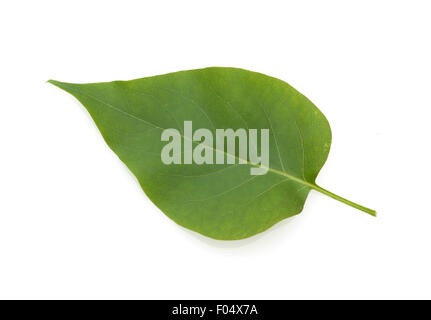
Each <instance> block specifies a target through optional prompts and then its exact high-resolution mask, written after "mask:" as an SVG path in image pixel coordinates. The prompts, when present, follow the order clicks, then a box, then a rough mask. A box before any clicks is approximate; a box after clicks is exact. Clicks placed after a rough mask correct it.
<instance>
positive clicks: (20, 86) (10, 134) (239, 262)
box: [0, 0, 431, 299]
mask: <svg viewBox="0 0 431 320" xmlns="http://www.w3.org/2000/svg"><path fill="white" fill-rule="evenodd" d="M430 15H431V4H430V2H429V1H393V0H392V1H363V0H362V1H345V0H344V1H304V0H301V1H279V2H277V1H259V2H257V1H256V2H254V1H250V0H248V1H220V0H218V1H147V2H143V1H115V2H110V1H76V0H75V1H72V2H70V1H69V2H66V1H13V2H12V1H7V2H6V1H4V2H2V3H1V4H0V30H1V31H0V32H1V37H0V48H1V49H0V57H1V59H0V88H1V89H0V99H1V100H0V108H1V112H0V146H1V148H0V298H42V299H44V298H57V299H62V298H83V299H86V298H102V299H103V298H131V299H156V298H160V299H162V298H177V299H187V298H193V299H198V298H199V299H207V298H208V299H209V298H216V299H217V298H225V299H230V298H235V299H236V298H241V299H249V298H253V299H269V298H273V299H292V298H293V299H300V298H312V299H314V298H329V299H335V298H344V299H353V298H359V299H363V298H371V299H374V298H431V272H430V270H431V256H430V245H431V210H430V204H429V201H428V199H429V197H430V190H429V178H430V173H429V164H430V162H431V156H430V141H429V139H430V136H431V135H430V125H429V119H430V116H431V94H430V90H431V62H430V61H431V59H430V57H431V41H430V38H431V37H430V33H431V19H430ZM207 66H232V67H240V68H245V69H249V70H253V71H258V72H262V73H265V74H268V75H271V76H275V77H278V78H280V79H282V80H285V81H286V82H288V83H290V84H291V85H293V86H294V87H295V88H297V89H298V90H299V91H301V92H302V93H304V94H305V95H306V96H307V97H308V98H310V99H311V100H312V101H313V102H314V103H315V104H316V105H317V106H318V107H319V108H320V109H321V110H322V112H323V113H324V114H325V115H326V117H327V118H328V120H329V122H330V124H331V127H332V131H333V144H332V148H331V152H330V155H329V158H328V161H327V163H326V165H325V166H324V168H323V170H322V172H321V174H320V175H319V177H318V179H317V182H318V183H319V184H320V185H322V186H323V187H325V188H327V189H329V190H331V191H333V192H335V193H338V194H340V195H341V196H344V197H346V198H348V199H351V200H353V201H357V202H358V203H360V204H363V205H366V206H369V207H371V208H374V209H376V210H377V212H378V217H377V218H372V217H370V216H368V215H366V214H365V213H362V212H360V211H357V210H355V209H353V208H350V207H348V206H346V205H343V204H341V203H339V202H337V201H335V200H333V199H330V198H328V197H326V196H324V195H321V194H318V193H316V192H311V193H310V195H309V198H308V199H307V202H306V205H305V209H304V211H303V212H302V214H301V215H299V216H297V217H295V218H293V219H291V220H290V221H284V222H282V223H280V224H278V225H276V226H275V227H273V228H271V229H270V230H268V231H266V232H264V233H263V234H260V235H258V236H255V237H252V238H249V239H246V240H241V241H234V242H222V241H215V240H211V239H208V238H205V237H203V236H200V235H198V234H196V233H193V232H191V231H188V230H185V229H183V228H181V227H179V226H178V225H176V224H175V223H174V222H172V221H171V220H170V219H168V218H167V217H166V216H164V214H163V213H162V212H161V211H160V210H158V209H157V208H156V207H155V206H154V205H153V204H152V203H151V202H150V201H149V200H148V198H147V197H146V196H145V194H144V193H143V192H142V191H141V189H140V187H139V185H138V183H137V181H136V179H135V178H134V176H133V175H132V174H131V173H130V172H129V171H128V170H127V169H126V167H125V166H124V165H123V164H122V163H121V161H120V160H119V159H118V158H117V157H116V156H115V154H114V153H113V152H112V151H111V150H110V149H109V148H108V147H107V146H106V144H105V143H104V141H103V139H102V137H101V135H100V133H99V132H98V130H97V128H96V127H95V125H94V123H93V122H92V120H91V118H90V117H89V115H88V114H87V112H86V111H85V109H84V108H83V107H82V106H81V105H80V104H79V103H78V102H77V101H76V100H74V99H73V98H72V97H71V96H70V95H68V94H66V93H65V92H63V91H61V90H59V89H58V88H55V87H54V86H52V85H50V84H47V83H46V82H45V81H46V80H48V79H51V78H53V79H56V80H62V81H67V82H97V81H111V80H129V79H133V78H139V77H144V76H152V75H157V74H163V73H167V72H173V71H178V70H185V69H193V68H200V67H207Z"/></svg>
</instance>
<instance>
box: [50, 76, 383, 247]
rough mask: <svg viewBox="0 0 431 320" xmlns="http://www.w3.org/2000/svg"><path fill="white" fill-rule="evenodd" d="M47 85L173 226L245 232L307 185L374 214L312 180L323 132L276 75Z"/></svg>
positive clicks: (224, 235)
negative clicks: (78, 109) (72, 104)
mask: <svg viewBox="0 0 431 320" xmlns="http://www.w3.org/2000/svg"><path fill="white" fill-rule="evenodd" d="M50 82H51V83H52V84H54V85H56V86H58V87H60V88H61V89H63V90H65V91H67V92H69V93H70V94H72V95H73V96H75V97H76V98H77V99H78V100H79V101H80V102H81V103H82V104H83V105H84V106H85V107H86V108H87V110H88V112H89V113H90V114H91V116H92V118H93V119H94V121H95V122H96V124H97V127H98V128H99V130H100V132H101V133H102V135H103V137H104V139H105V141H106V143H107V144H108V145H109V147H110V148H111V149H112V150H113V151H114V152H115V153H116V154H117V155H118V157H119V158H120V159H121V160H122V161H123V162H124V163H125V164H126V165H127V167H128V168H129V169H130V170H131V171H132V172H133V173H134V175H135V176H136V177H137V179H138V180H139V183H140V184H141V186H142V188H143V189H144V191H145V193H146V194H147V195H148V197H149V198H150V199H151V200H152V201H153V202H154V203H155V204H156V205H157V206H158V207H159V208H160V209H161V210H162V211H163V212H164V213H165V214H166V215H167V216H168V217H170V218H171V219H172V220H174V221H175V222H177V223H178V224H179V225H181V226H184V227H186V228H189V229H191V230H194V231H197V232H199V233H201V234H203V235H206V236H208V237H211V238H215V239H225V240H232V239H241V238H246V237H250V236H252V235H254V234H256V233H259V232H262V231H264V230H266V229H268V228H269V227H271V226H272V225H274V224H275V223H277V222H279V221H281V220H283V219H285V218H288V217H291V216H293V215H296V214H298V213H300V212H301V211H302V208H303V206H304V202H305V199H306V197H307V195H308V192H309V191H310V190H311V189H314V190H317V191H319V192H322V193H324V194H326V195H328V196H330V197H332V198H334V199H337V200H339V201H342V202H344V203H346V204H348V205H350V206H353V207H355V208H357V209H360V210H362V211H365V212H367V213H369V214H371V215H375V211H373V210H371V209H368V208H365V207H362V206H360V205H358V204H355V203H353V202H350V201H348V200H346V199H344V198H341V197H339V196H337V195H335V194H333V193H331V192H329V191H327V190H325V189H323V188H321V187H319V186H317V185H316V184H315V179H316V177H317V174H318V173H319V170H320V169H321V167H322V166H323V164H324V163H325V161H326V158H327V156H328V153H329V148H330V145H331V129H330V127H329V124H328V121H327V120H326V118H325V117H324V115H323V114H322V113H321V112H320V111H319V109H317V107H316V106H314V105H313V103H311V102H310V101H309V100H308V99H307V98H306V97H304V96H303V95H302V94H300V93H299V92H298V91H296V90H295V89H294V88H292V87H291V86H290V85H288V84H287V83H285V82H283V81H281V80H278V79H275V78H272V77H269V76H266V75H263V74H260V73H255V72H251V71H247V70H242V69H236V68H206V69H199V70H190V71H181V72H175V73H170V74H166V75H161V76H154V77H148V78H142V79H137V80H131V81H114V82H106V83H92V84H71V83H64V82H59V81H54V80H51V81H50ZM198 129H199V130H198ZM229 129H232V130H229ZM244 134H245V138H244ZM253 170H254V171H253Z"/></svg>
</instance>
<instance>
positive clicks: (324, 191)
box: [312, 185, 377, 217]
mask: <svg viewBox="0 0 431 320" xmlns="http://www.w3.org/2000/svg"><path fill="white" fill-rule="evenodd" d="M312 188H313V189H314V190H316V191H319V192H321V193H323V194H325V195H327V196H328V197H331V198H332V199H335V200H338V201H340V202H342V203H345V204H347V205H349V206H351V207H353V208H356V209H358V210H361V211H363V212H366V213H368V214H369V215H372V216H373V217H376V216H377V214H376V211H375V210H373V209H369V208H366V207H364V206H361V205H359V204H357V203H354V202H352V201H349V200H347V199H345V198H343V197H340V196H338V195H336V194H335V193H332V192H331V191H328V190H326V189H324V188H322V187H319V186H318V185H313V186H312Z"/></svg>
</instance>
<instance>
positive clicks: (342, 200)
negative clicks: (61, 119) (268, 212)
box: [48, 80, 376, 216]
mask: <svg viewBox="0 0 431 320" xmlns="http://www.w3.org/2000/svg"><path fill="white" fill-rule="evenodd" d="M48 82H50V83H52V84H54V85H57V86H59V87H62V86H63V87H66V88H68V89H69V90H70V91H75V92H77V93H78V94H81V95H83V96H86V97H88V98H91V99H93V100H96V101H98V102H99V103H102V104H104V105H106V106H107V107H109V108H111V109H113V110H115V111H117V112H120V113H123V114H125V115H126V116H128V117H130V118H133V119H135V120H138V121H141V122H143V123H146V124H147V125H149V126H152V127H154V128H158V129H160V130H169V128H162V127H160V126H158V125H155V124H153V123H151V122H149V121H147V120H144V119H141V118H139V117H137V116H135V115H133V114H131V113H129V112H127V111H123V110H121V109H119V108H117V107H115V106H114V105H112V104H110V103H107V102H105V101H103V100H100V99H98V98H96V97H94V96H92V95H90V94H88V93H83V92H80V91H79V90H76V89H75V88H74V87H72V86H70V85H69V84H68V83H64V82H60V81H55V80H49V81H48ZM176 132H177V134H179V135H180V136H181V137H183V138H184V139H187V140H189V141H191V142H192V143H194V144H197V142H196V141H193V139H189V138H187V137H185V136H184V135H182V134H180V133H178V131H176ZM206 147H207V148H210V149H212V150H213V151H216V152H222V153H223V154H225V155H227V156H230V157H233V158H235V159H238V160H242V161H245V164H248V165H250V166H253V167H260V168H264V169H267V170H268V171H269V172H272V173H274V174H277V175H280V176H284V177H286V178H288V179H290V180H293V181H296V182H298V183H300V184H302V185H304V186H308V187H309V188H311V189H314V190H316V191H319V192H320V193H323V194H325V195H326V196H328V197H331V198H333V199H335V200H338V201H340V202H343V203H345V204H347V205H349V206H351V207H354V208H356V209H358V210H361V211H364V212H366V213H368V214H370V215H372V216H376V212H375V211H374V210H372V209H369V208H367V207H364V206H361V205H359V204H357V203H354V202H352V201H350V200H347V199H345V198H343V197H341V196H339V195H336V194H335V193H332V192H330V191H328V190H326V189H324V188H322V187H320V186H318V185H316V184H314V183H310V182H307V181H305V180H303V179H300V178H298V177H295V176H293V175H290V174H288V173H286V172H283V171H280V170H277V169H273V168H271V167H266V166H263V165H258V164H254V163H252V162H249V161H248V160H246V159H242V158H239V157H237V156H236V155H232V154H230V153H227V152H225V151H224V150H220V149H217V148H214V147H211V146H206Z"/></svg>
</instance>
